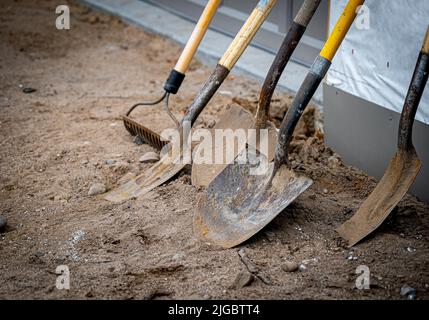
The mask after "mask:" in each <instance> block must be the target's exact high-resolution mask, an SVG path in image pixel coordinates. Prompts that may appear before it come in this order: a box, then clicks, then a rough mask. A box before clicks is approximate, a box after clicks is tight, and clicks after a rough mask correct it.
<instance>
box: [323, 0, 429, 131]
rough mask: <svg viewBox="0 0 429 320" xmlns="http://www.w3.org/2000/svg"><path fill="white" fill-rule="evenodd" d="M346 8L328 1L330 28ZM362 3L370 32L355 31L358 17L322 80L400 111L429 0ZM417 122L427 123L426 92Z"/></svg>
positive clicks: (426, 20)
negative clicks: (366, 13) (366, 14)
mask: <svg viewBox="0 0 429 320" xmlns="http://www.w3.org/2000/svg"><path fill="white" fill-rule="evenodd" d="M346 4H347V1H346V0H331V10H330V30H332V29H333V27H334V25H335V22H336V20H337V19H338V17H339V16H340V14H341V12H342V11H343V9H344V8H345V6H346ZM365 5H366V6H367V8H368V10H367V12H368V13H369V28H368V29H362V28H358V26H362V25H364V24H363V23H362V22H363V20H362V19H363V15H360V16H358V18H357V19H360V20H356V21H355V23H354V24H353V26H352V27H351V29H350V31H349V33H348V34H347V37H346V38H345V39H344V42H343V44H342V45H341V47H340V49H339V50H338V53H337V55H336V56H335V58H334V60H333V64H332V67H331V69H330V71H329V73H328V77H327V82H328V84H329V85H332V86H334V87H336V88H338V89H341V90H343V91H346V92H348V93H350V94H353V95H355V96H358V97H360V98H363V99H365V100H367V101H371V102H373V103H376V104H378V105H380V106H383V107H385V108H387V109H390V110H393V111H396V112H398V113H400V112H401V111H402V106H403V104H404V99H405V95H406V93H407V90H408V86H409V84H410V80H411V77H412V74H413V71H414V67H415V65H416V61H417V57H418V55H419V52H420V49H421V46H422V43H423V38H424V35H425V33H426V29H427V26H428V24H429V1H426V0H395V1H392V0H367V1H366V2H365ZM363 12H364V11H361V14H363ZM428 86H429V85H428ZM416 119H418V120H420V121H422V122H424V123H426V124H429V88H426V90H425V94H424V96H423V98H422V100H421V102H420V105H419V109H418V111H417V115H416Z"/></svg>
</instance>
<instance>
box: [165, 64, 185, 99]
mask: <svg viewBox="0 0 429 320" xmlns="http://www.w3.org/2000/svg"><path fill="white" fill-rule="evenodd" d="M183 79H185V75H184V74H183V73H181V72H178V71H176V70H174V69H173V70H171V72H170V75H169V76H168V79H167V81H166V82H165V85H164V90H165V91H166V92H168V93H171V94H176V93H177V91H179V88H180V86H181V85H182V82H183Z"/></svg>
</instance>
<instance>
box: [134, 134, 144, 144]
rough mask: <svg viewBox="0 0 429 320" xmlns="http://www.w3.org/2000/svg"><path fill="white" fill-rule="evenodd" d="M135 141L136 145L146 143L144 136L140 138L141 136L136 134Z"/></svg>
mask: <svg viewBox="0 0 429 320" xmlns="http://www.w3.org/2000/svg"><path fill="white" fill-rule="evenodd" d="M133 142H134V143H135V144H136V145H138V146H141V145H142V144H144V141H143V139H142V138H140V137H139V136H135V137H134V138H133Z"/></svg>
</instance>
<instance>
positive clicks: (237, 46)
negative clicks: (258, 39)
mask: <svg viewBox="0 0 429 320" xmlns="http://www.w3.org/2000/svg"><path fill="white" fill-rule="evenodd" d="M276 2H277V0H260V1H259V2H258V4H257V6H256V8H255V9H254V10H253V11H252V13H251V14H250V16H249V18H248V19H247V20H246V22H245V23H244V25H243V27H242V28H241V29H240V31H239V32H238V34H237V35H236V36H235V38H234V40H233V41H232V43H231V44H230V46H229V47H228V49H227V50H226V52H225V54H224V55H223V57H222V58H221V59H220V60H219V62H218V64H217V65H216V68H215V70H214V71H213V72H212V74H211V75H210V77H209V78H208V79H207V81H206V83H205V84H204V86H203V88H202V89H201V90H200V91H199V92H198V94H197V96H196V97H195V99H194V101H193V102H192V104H191V106H190V107H189V108H188V111H187V113H186V115H185V116H184V117H183V119H182V124H183V122H184V121H189V122H190V123H191V126H192V125H193V124H194V122H195V120H196V119H197V118H198V116H199V115H200V113H201V112H202V111H203V109H204V107H205V106H206V105H207V104H208V102H209V101H210V99H211V98H212V97H213V95H214V94H215V92H216V91H217V89H218V88H219V87H220V86H221V85H222V83H223V81H224V80H225V79H226V77H227V76H228V74H229V72H230V71H231V69H232V68H233V67H234V65H235V63H236V62H237V61H238V59H239V58H240V57H241V55H242V54H243V52H244V50H245V49H246V48H247V47H248V45H249V44H250V42H251V41H252V39H253V37H254V36H255V34H256V32H257V31H258V30H259V28H260V27H261V25H262V23H263V22H264V21H265V19H266V18H267V16H268V14H269V13H270V12H271V9H272V8H273V7H274V5H275V4H276Z"/></svg>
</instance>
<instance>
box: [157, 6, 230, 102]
mask: <svg viewBox="0 0 429 320" xmlns="http://www.w3.org/2000/svg"><path fill="white" fill-rule="evenodd" d="M221 2H222V0H209V2H208V3H207V5H206V7H205V8H204V11H203V13H202V14H201V17H200V19H199V20H198V22H197V24H196V26H195V28H194V30H193V31H192V34H191V36H190V37H189V39H188V42H187V43H186V46H185V48H184V49H183V51H182V54H181V55H180V57H179V60H178V61H177V63H176V66H175V67H174V69H173V70H171V72H170V75H169V77H168V79H167V81H166V83H165V85H164V90H165V91H166V92H168V93H171V94H176V93H177V92H178V91H179V88H180V86H181V84H182V82H183V79H184V78H185V73H186V71H187V70H188V68H189V65H190V64H191V61H192V58H193V57H194V55H195V53H196V52H197V49H198V47H199V45H200V43H201V41H202V40H203V38H204V35H205V34H206V32H207V29H208V28H209V25H210V23H211V22H212V20H213V17H214V16H215V14H216V11H217V8H218V7H219V5H220V4H221Z"/></svg>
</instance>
